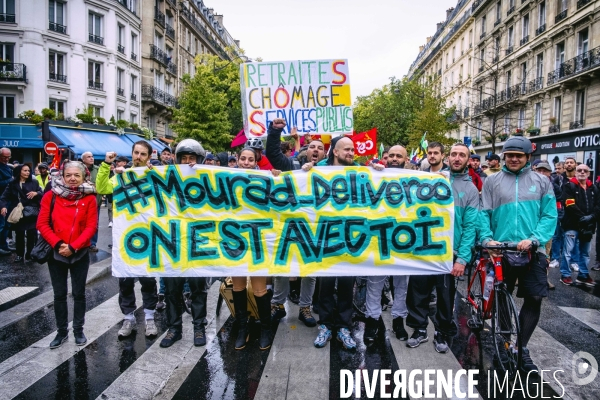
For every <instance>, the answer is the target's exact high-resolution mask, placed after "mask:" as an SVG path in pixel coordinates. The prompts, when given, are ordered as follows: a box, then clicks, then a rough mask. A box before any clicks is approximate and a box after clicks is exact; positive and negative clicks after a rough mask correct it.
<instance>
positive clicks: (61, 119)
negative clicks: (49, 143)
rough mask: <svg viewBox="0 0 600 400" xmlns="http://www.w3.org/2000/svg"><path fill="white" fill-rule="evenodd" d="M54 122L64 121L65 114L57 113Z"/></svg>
mask: <svg viewBox="0 0 600 400" xmlns="http://www.w3.org/2000/svg"><path fill="white" fill-rule="evenodd" d="M56 120H57V121H64V120H65V114H63V113H58V115H57V116H56Z"/></svg>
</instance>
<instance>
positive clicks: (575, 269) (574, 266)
mask: <svg viewBox="0 0 600 400" xmlns="http://www.w3.org/2000/svg"><path fill="white" fill-rule="evenodd" d="M571 269H572V270H573V271H575V272H579V265H577V264H571Z"/></svg>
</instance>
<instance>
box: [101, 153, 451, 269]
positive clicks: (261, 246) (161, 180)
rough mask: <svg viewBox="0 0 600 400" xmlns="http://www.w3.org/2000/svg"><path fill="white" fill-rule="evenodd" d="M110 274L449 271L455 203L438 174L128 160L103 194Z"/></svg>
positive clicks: (446, 182)
mask: <svg viewBox="0 0 600 400" xmlns="http://www.w3.org/2000/svg"><path fill="white" fill-rule="evenodd" d="M113 218H114V225H113V263H112V268H113V275H114V276H118V277H135V276H163V277H164V276H171V277H173V276H213V277H222V276H267V275H275V276H308V275H311V276H364V275H416V274H441V273H448V272H450V271H451V269H452V257H453V251H452V249H453V247H452V241H453V235H452V233H453V220H454V207H453V197H452V189H451V186H450V183H449V182H448V180H446V179H445V178H444V177H443V176H440V175H438V174H429V173H425V172H420V171H407V170H396V169H387V170H384V171H381V172H378V171H375V170H373V169H371V168H366V167H347V168H341V167H326V168H320V169H319V168H314V169H313V170H311V171H309V172H308V173H307V172H304V171H293V172H285V173H282V174H281V175H280V176H278V177H273V176H272V175H271V173H270V172H264V171H258V170H252V171H248V170H241V169H229V168H220V167H213V166H204V165H203V166H201V167H200V166H196V167H195V168H191V167H189V166H187V165H176V166H166V167H155V168H154V169H152V170H148V169H141V168H135V169H130V170H127V171H125V172H124V173H123V174H119V175H117V179H116V180H115V186H114V192H113Z"/></svg>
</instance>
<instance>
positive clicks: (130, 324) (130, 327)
mask: <svg viewBox="0 0 600 400" xmlns="http://www.w3.org/2000/svg"><path fill="white" fill-rule="evenodd" d="M133 331H137V324H136V322H135V321H131V320H130V319H124V320H123V326H121V329H119V333H118V335H119V337H127V336H129V335H131V332H133Z"/></svg>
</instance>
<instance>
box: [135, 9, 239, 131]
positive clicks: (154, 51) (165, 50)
mask: <svg viewBox="0 0 600 400" xmlns="http://www.w3.org/2000/svg"><path fill="white" fill-rule="evenodd" d="M142 9H143V11H142V12H143V14H142V36H143V38H142V43H144V45H143V49H142V51H141V54H142V76H141V100H142V114H143V116H142V120H141V124H142V126H146V127H148V128H150V129H152V130H153V131H154V132H155V133H156V134H157V135H158V136H159V137H162V138H166V139H167V140H170V139H173V132H172V131H171V130H170V128H169V124H170V122H171V119H172V116H173V115H172V114H173V113H172V110H173V107H176V106H177V97H178V96H179V93H180V92H181V90H182V78H183V76H184V75H185V74H189V75H190V76H194V74H195V71H196V66H195V61H194V60H195V58H196V56H198V55H201V54H206V53H209V54H214V55H217V56H219V57H220V58H221V59H224V60H234V59H235V58H236V57H238V55H241V50H240V48H239V42H238V41H236V40H234V39H233V38H232V37H231V35H230V34H229V32H227V30H226V29H225V28H224V26H223V16H222V15H219V14H217V13H216V12H215V11H214V10H213V9H212V8H208V7H207V6H206V5H205V4H204V3H203V2H202V1H183V2H178V3H177V2H176V1H175V0H164V1H159V0H142Z"/></svg>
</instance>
